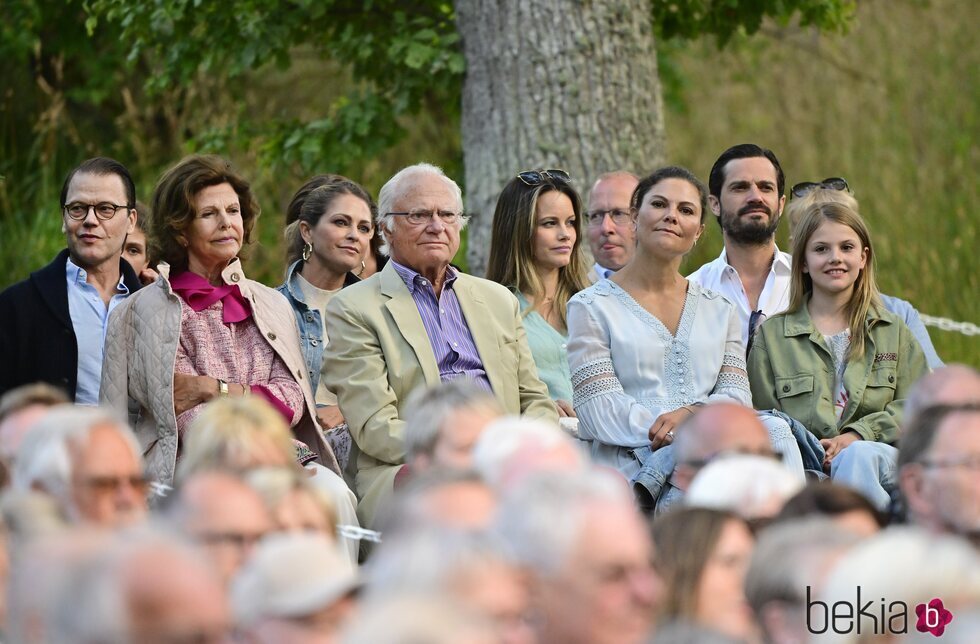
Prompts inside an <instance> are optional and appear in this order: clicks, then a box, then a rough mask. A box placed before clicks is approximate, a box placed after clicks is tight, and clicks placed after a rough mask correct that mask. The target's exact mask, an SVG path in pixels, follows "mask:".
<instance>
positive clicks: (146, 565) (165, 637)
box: [50, 533, 231, 644]
mask: <svg viewBox="0 0 980 644" xmlns="http://www.w3.org/2000/svg"><path fill="white" fill-rule="evenodd" d="M54 601H55V603H56V605H57V611H58V618H57V619H56V620H55V625H56V627H57V629H56V630H57V632H55V633H53V635H54V636H53V637H52V639H51V640H50V641H54V642H78V643H79V644H102V643H105V642H141V643H142V642H145V643H147V644H163V643H165V642H200V643H201V644H208V643H212V642H213V643H215V644H217V643H220V642H224V641H226V640H225V637H226V635H227V634H228V630H229V627H230V625H231V619H230V614H229V610H228V605H227V600H226V597H225V593H224V590H223V589H222V587H221V584H220V582H219V580H218V579H217V578H216V576H215V575H214V573H213V572H212V570H211V568H210V566H209V565H208V564H207V562H206V561H205V560H204V559H203V558H201V557H200V556H199V555H198V553H197V552H196V551H194V550H192V549H190V548H188V547H187V546H186V545H184V544H183V543H181V542H180V541H179V540H178V539H176V538H174V537H173V536H171V535H165V534H152V533H147V534H137V535H128V536H127V537H126V538H125V539H119V540H118V541H117V542H115V543H111V544H108V545H107V547H106V548H105V551H104V552H103V553H102V554H101V556H98V557H95V558H94V559H92V560H91V561H88V562H86V564H85V565H83V566H82V569H81V570H80V571H79V572H78V573H77V574H76V575H75V576H74V578H73V579H72V581H71V583H69V584H67V585H66V586H65V587H64V588H63V589H62V592H61V593H59V596H57V597H56V598H54Z"/></svg>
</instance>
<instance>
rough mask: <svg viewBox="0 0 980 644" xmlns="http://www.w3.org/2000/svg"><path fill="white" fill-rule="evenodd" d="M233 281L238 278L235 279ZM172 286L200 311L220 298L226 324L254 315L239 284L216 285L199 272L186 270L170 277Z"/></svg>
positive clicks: (196, 310) (193, 307) (190, 305)
mask: <svg viewBox="0 0 980 644" xmlns="http://www.w3.org/2000/svg"><path fill="white" fill-rule="evenodd" d="M226 270H227V269H226ZM230 275H238V273H231V274H230ZM222 277H225V275H224V273H222ZM239 279H241V278H239ZM232 281H233V282H234V281H237V280H234V279H233V280H232ZM170 286H171V288H172V289H173V291H174V293H176V294H177V295H179V296H180V298H181V299H182V300H184V301H185V302H186V303H187V305H188V306H189V307H191V309H193V310H194V311H195V312H198V313H199V312H201V311H203V310H204V309H206V308H208V307H209V306H211V305H212V304H214V303H215V302H217V301H219V300H220V301H221V305H222V311H221V318H222V320H223V321H224V323H225V324H231V323H233V322H241V321H243V320H247V319H248V318H249V317H251V315H252V313H251V311H250V309H249V306H248V301H247V300H246V299H245V296H243V295H242V292H241V289H239V288H238V284H228V283H227V282H226V283H225V284H221V285H219V286H214V285H213V284H211V283H210V282H208V281H207V280H206V279H205V278H203V277H201V276H200V275H198V274H197V273H192V272H191V271H184V272H182V273H178V274H177V275H174V276H173V277H172V278H171V279H170Z"/></svg>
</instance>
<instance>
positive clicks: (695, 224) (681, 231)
mask: <svg viewBox="0 0 980 644" xmlns="http://www.w3.org/2000/svg"><path fill="white" fill-rule="evenodd" d="M707 197H708V195H707V191H706V190H705V188H704V184H702V183H701V181H699V180H698V178H697V177H695V176H694V175H693V174H692V173H691V172H690V171H689V170H687V169H686V168H682V167H680V166H667V167H665V168H660V169H659V170H657V171H655V172H654V173H653V174H651V175H649V176H647V177H644V178H643V179H642V180H640V183H639V185H637V186H636V190H634V191H633V196H632V198H631V200H630V213H631V215H632V217H633V227H634V230H635V231H636V244H637V248H639V249H642V250H643V252H646V253H653V254H657V255H666V256H667V257H673V256H680V255H684V254H685V253H687V252H688V251H690V250H691V249H692V248H694V244H695V243H696V242H697V240H698V238H699V237H700V236H701V233H702V232H704V218H705V216H706V215H705V213H706V206H707Z"/></svg>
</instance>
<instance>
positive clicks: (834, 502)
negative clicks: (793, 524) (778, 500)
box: [775, 481, 885, 537]
mask: <svg viewBox="0 0 980 644" xmlns="http://www.w3.org/2000/svg"><path fill="white" fill-rule="evenodd" d="M815 517H825V518H827V519H830V520H831V521H833V522H834V524H835V525H836V526H837V528H838V529H840V528H843V529H844V530H848V531H850V532H852V533H854V534H855V535H857V536H859V537H870V536H872V535H874V534H877V532H878V531H879V530H881V529H882V528H884V527H885V517H883V516H882V515H881V513H880V512H878V510H877V508H875V506H874V505H872V503H871V501H869V500H868V499H867V498H866V497H865V496H864V495H863V494H861V493H860V492H856V491H854V490H853V489H851V488H849V487H847V486H846V485H840V484H838V483H834V482H833V481H821V482H820V483H811V484H809V485H807V486H806V487H805V488H803V489H802V490H800V491H799V492H797V493H796V495H794V496H792V497H790V499H789V500H788V501H787V502H786V503H785V505H783V509H782V510H780V512H779V514H778V515H777V516H776V519H775V522H776V523H785V522H789V521H798V520H800V519H805V518H815Z"/></svg>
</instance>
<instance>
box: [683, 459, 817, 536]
mask: <svg viewBox="0 0 980 644" xmlns="http://www.w3.org/2000/svg"><path fill="white" fill-rule="evenodd" d="M802 487H803V482H802V481H800V479H799V478H797V477H796V476H794V475H793V473H792V472H790V471H789V470H788V469H786V467H785V466H784V465H783V464H782V463H780V462H778V461H775V460H773V459H772V458H766V457H763V456H740V455H735V456H731V457H728V458H722V459H716V460H715V461H713V462H711V463H709V464H708V465H707V466H706V467H705V468H704V469H703V470H701V472H700V473H699V474H698V475H697V476H695V477H694V481H693V482H692V483H691V487H690V488H688V490H687V494H686V495H685V496H684V504H685V505H688V506H691V507H701V508H713V509H717V510H728V511H730V512H735V513H736V514H738V515H739V516H741V517H742V518H743V519H745V520H746V521H750V522H752V523H753V524H756V523H758V524H764V523H765V522H766V521H767V520H768V519H771V518H772V517H774V516H775V515H776V514H778V513H779V511H780V510H781V509H782V507H783V504H784V503H785V502H786V500H787V499H789V498H790V497H791V496H793V495H794V494H796V493H797V492H799V491H800V489H801V488H802Z"/></svg>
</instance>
